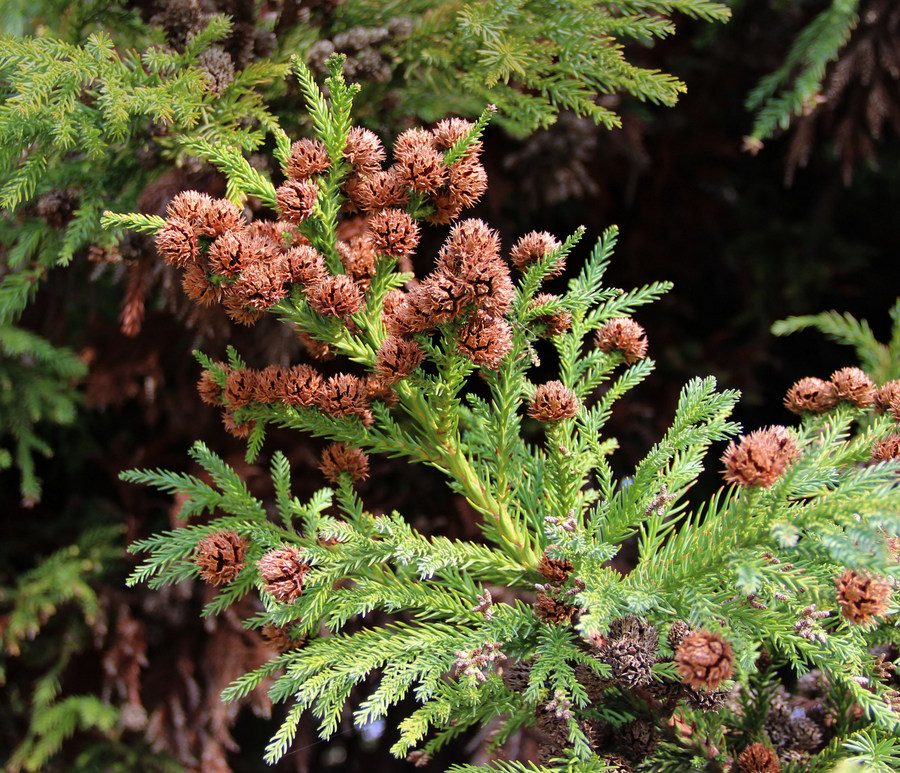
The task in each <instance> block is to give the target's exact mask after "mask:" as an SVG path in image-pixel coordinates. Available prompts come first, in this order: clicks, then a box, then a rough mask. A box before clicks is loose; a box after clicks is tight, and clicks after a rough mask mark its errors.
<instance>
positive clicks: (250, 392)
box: [225, 368, 259, 410]
mask: <svg viewBox="0 0 900 773" xmlns="http://www.w3.org/2000/svg"><path fill="white" fill-rule="evenodd" d="M258 378H259V372H258V371H255V370H252V369H251V368H239V369H238V370H233V371H231V372H230V373H229V374H228V380H227V381H226V382H225V401H226V402H227V403H228V405H229V406H230V407H231V409H232V410H237V409H238V408H243V407H244V406H246V405H249V404H250V403H252V402H253V398H254V397H255V396H256V382H257V380H258Z"/></svg>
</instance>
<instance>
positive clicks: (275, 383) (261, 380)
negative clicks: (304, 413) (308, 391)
mask: <svg viewBox="0 0 900 773" xmlns="http://www.w3.org/2000/svg"><path fill="white" fill-rule="evenodd" d="M283 376H284V368H280V367H278V366H277V365H267V366H266V367H265V368H263V369H262V370H261V371H259V372H258V373H257V374H256V385H255V389H254V390H253V402H254V403H260V404H261V405H269V404H271V403H277V402H280V397H281V392H282V390H281V382H282V379H283Z"/></svg>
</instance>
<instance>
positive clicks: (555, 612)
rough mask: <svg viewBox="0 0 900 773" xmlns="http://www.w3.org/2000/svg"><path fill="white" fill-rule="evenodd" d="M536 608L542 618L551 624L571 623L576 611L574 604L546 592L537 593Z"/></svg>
mask: <svg viewBox="0 0 900 773" xmlns="http://www.w3.org/2000/svg"><path fill="white" fill-rule="evenodd" d="M534 609H535V612H537V616H538V617H539V618H541V620H544V621H545V622H548V623H550V624H551V625H559V624H560V623H570V622H572V615H573V614H574V613H575V607H574V606H572V605H571V604H567V603H566V602H565V601H563V600H562V599H558V598H554V597H553V596H550V595H549V594H547V593H544V592H540V593H538V594H537V600H536V601H535V604H534Z"/></svg>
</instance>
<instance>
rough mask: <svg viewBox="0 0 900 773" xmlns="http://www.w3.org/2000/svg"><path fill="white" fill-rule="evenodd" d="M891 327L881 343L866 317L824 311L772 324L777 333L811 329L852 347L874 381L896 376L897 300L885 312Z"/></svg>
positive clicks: (899, 374) (899, 341)
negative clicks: (884, 342)
mask: <svg viewBox="0 0 900 773" xmlns="http://www.w3.org/2000/svg"><path fill="white" fill-rule="evenodd" d="M889 314H890V318H891V322H892V328H891V340H890V341H888V343H886V344H883V343H881V342H880V341H878V340H877V339H876V338H875V335H874V333H873V332H872V328H871V327H870V326H869V323H868V322H867V321H866V320H861V321H860V320H857V319H855V318H854V317H853V316H852V315H850V314H846V313H845V314H839V313H838V312H836V311H825V312H823V313H821V314H811V315H807V316H803V317H788V318H787V319H783V320H780V321H778V322H776V323H775V324H774V325H772V332H773V333H774V334H775V335H777V336H784V335H790V334H791V333H796V332H798V331H800V330H808V329H809V328H815V329H816V330H819V331H820V332H822V333H824V334H825V335H826V336H828V337H829V338H830V339H832V340H833V341H837V342H838V343H840V344H846V345H847V346H852V347H853V349H854V352H855V354H856V358H857V360H858V361H859V363H860V365H861V366H862V368H863V370H865V371H866V372H867V373H868V374H869V375H870V376H871V377H872V378H873V379H874V380H875V383H877V384H884V383H885V382H887V381H891V380H892V379H896V378H900V300H898V301H897V302H896V303H895V304H894V305H893V306H892V307H891V310H890V312H889Z"/></svg>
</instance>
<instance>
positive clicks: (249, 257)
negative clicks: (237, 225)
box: [209, 231, 276, 277]
mask: <svg viewBox="0 0 900 773" xmlns="http://www.w3.org/2000/svg"><path fill="white" fill-rule="evenodd" d="M275 250H276V245H275V243H274V242H272V241H271V240H270V239H267V238H266V237H264V236H259V235H254V234H251V233H250V232H249V231H229V232H228V233H224V234H222V235H221V236H220V237H219V238H218V239H216V240H215V241H214V242H213V243H212V244H211V245H210V247H209V268H210V270H211V271H212V272H213V273H215V274H220V275H222V276H227V277H235V276H238V275H239V274H240V273H241V272H242V271H244V269H246V268H249V267H250V266H251V265H252V264H253V263H256V262H257V261H259V260H268V259H271V258H272V257H273V256H274V255H275Z"/></svg>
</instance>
